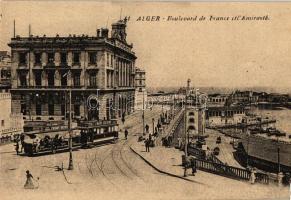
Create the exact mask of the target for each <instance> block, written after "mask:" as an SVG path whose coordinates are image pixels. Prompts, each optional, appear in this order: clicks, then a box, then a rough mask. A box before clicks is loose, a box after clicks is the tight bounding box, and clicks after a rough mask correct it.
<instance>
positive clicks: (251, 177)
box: [250, 168, 256, 184]
mask: <svg viewBox="0 0 291 200" xmlns="http://www.w3.org/2000/svg"><path fill="white" fill-rule="evenodd" d="M255 182H256V170H255V169H254V168H252V169H251V175H250V183H251V184H255Z"/></svg>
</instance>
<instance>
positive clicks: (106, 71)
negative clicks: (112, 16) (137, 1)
mask: <svg viewBox="0 0 291 200" xmlns="http://www.w3.org/2000/svg"><path fill="white" fill-rule="evenodd" d="M9 46H10V47H11V55H12V68H11V74H12V89H11V94H12V111H13V113H23V116H24V119H26V120H63V119H66V115H67V113H68V110H69V100H68V99H69V96H70V95H69V93H71V110H72V112H73V117H74V118H83V119H88V120H99V119H100V120H101V119H102V120H103V119H114V118H116V117H118V116H121V115H122V113H130V112H131V111H132V110H133V107H134V92H135V60H136V58H137V57H136V56H135V53H134V52H133V51H132V48H133V46H132V44H128V43H127V41H126V20H119V21H118V22H116V23H114V24H112V31H111V37H110V36H109V30H108V29H107V28H102V29H97V33H96V36H93V37H89V36H86V35H82V36H75V35H69V36H68V37H60V36H59V35H56V36H55V37H46V36H45V35H44V36H43V37H38V36H32V35H31V36H30V37H19V36H16V37H15V38H12V39H11V42H10V43H9Z"/></svg>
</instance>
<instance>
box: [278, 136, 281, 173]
mask: <svg viewBox="0 0 291 200" xmlns="http://www.w3.org/2000/svg"><path fill="white" fill-rule="evenodd" d="M277 145H278V149H277V151H278V174H279V173H280V172H281V165H280V145H279V137H278V136H277Z"/></svg>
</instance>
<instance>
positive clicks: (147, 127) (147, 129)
mask: <svg viewBox="0 0 291 200" xmlns="http://www.w3.org/2000/svg"><path fill="white" fill-rule="evenodd" d="M149 129H150V127H149V125H148V124H146V125H145V130H146V133H149Z"/></svg>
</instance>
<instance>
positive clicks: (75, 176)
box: [0, 108, 288, 199]
mask: <svg viewBox="0 0 291 200" xmlns="http://www.w3.org/2000/svg"><path fill="white" fill-rule="evenodd" d="M159 114H160V109H158V108H154V109H153V111H146V114H145V120H146V123H148V124H149V125H150V130H151V128H152V127H151V124H152V123H151V120H152V118H153V117H156V118H157V117H158V116H159ZM124 127H126V128H128V130H129V139H128V140H125V139H124V134H123V133H121V134H120V140H119V141H118V143H117V144H109V145H104V146H100V147H96V148H92V149H80V150H78V151H74V153H73V157H74V170H73V171H68V170H64V173H63V172H62V171H56V166H61V165H62V163H63V165H64V167H65V168H67V166H68V158H69V154H68V153H59V154H55V155H47V156H40V157H21V156H16V155H15V152H14V151H13V149H14V148H13V146H12V145H5V146H2V147H1V151H0V155H1V169H0V170H1V171H0V177H1V180H0V188H1V193H2V194H4V195H3V196H4V197H5V199H28V197H29V199H67V198H69V195H71V196H73V199H79V198H83V199H96V198H97V199H109V196H110V199H117V198H118V199H226V198H228V199H246V198H248V199H250V198H267V197H268V198H273V199H278V198H281V197H286V195H287V194H288V192H287V189H286V188H284V189H279V188H277V187H269V186H268V187H266V186H260V185H256V186H254V187H253V186H251V185H249V184H247V183H242V182H238V181H234V180H231V179H226V178H222V177H219V176H215V175H212V174H207V173H204V172H200V171H199V172H198V175H197V177H199V178H198V180H196V181H197V182H196V183H195V182H188V181H185V180H182V179H178V178H175V177H171V176H167V175H164V174H161V173H159V172H157V171H156V170H154V169H153V168H152V167H150V166H149V165H148V164H146V163H145V162H144V161H143V160H142V159H140V157H139V156H137V155H136V154H135V153H133V152H132V151H131V150H130V145H137V142H136V141H137V137H136V136H135V135H136V133H141V132H142V118H141V112H139V113H135V114H133V115H132V116H128V117H127V118H126V123H125V124H124V125H120V128H121V129H123V128H124ZM138 145H141V146H142V143H138ZM141 148H143V146H142V147H141ZM159 148H160V149H162V150H161V153H162V154H161V153H160V154H159V153H153V154H152V155H155V156H154V157H155V159H156V160H163V159H167V158H168V157H169V153H167V152H166V151H165V150H164V149H166V148H163V147H159ZM157 150H158V148H157ZM141 151H142V150H141ZM155 151H156V150H155V148H154V149H152V152H155ZM157 152H158V151H157ZM170 152H172V153H173V155H170V156H176V155H177V158H178V157H180V153H181V152H179V151H178V152H177V151H176V150H175V149H170ZM176 161H177V162H178V159H176ZM164 163H165V164H166V165H168V163H167V161H165V162H164ZM174 164H175V163H174ZM176 168H177V167H176ZM27 169H29V170H30V171H31V173H32V175H33V176H34V179H37V177H39V180H38V184H39V188H38V189H37V190H25V189H23V185H24V183H25V170H27ZM190 178H191V177H190ZM192 179H193V180H195V177H192ZM225 188H229V190H225ZM222 189H223V190H222ZM281 190H283V192H281V193H280V191H281ZM222 191H223V192H222ZM109 194H110V195H109ZM285 194H286V195H285ZM1 199H3V198H1ZM71 199H72V198H71Z"/></svg>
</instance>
